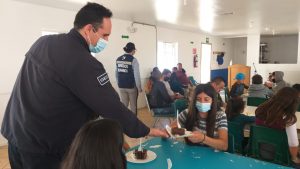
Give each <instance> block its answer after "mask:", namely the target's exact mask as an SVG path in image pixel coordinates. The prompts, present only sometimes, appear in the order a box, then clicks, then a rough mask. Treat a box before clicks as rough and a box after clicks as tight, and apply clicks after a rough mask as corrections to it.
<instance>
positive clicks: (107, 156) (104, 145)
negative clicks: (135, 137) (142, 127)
mask: <svg viewBox="0 0 300 169" xmlns="http://www.w3.org/2000/svg"><path fill="white" fill-rule="evenodd" d="M123 141H124V137H123V131H122V128H121V126H120V124H119V123H118V122H117V121H115V120H111V119H101V120H93V121H90V122H88V123H86V124H85V125H84V126H83V127H82V128H81V129H80V130H79V131H78V133H77V134H76V136H75V138H74V140H73V142H72V145H71V147H70V150H69V151H68V153H67V155H66V157H65V159H64V161H63V162H62V165H61V169H75V168H76V169H86V168H95V169H96V168H118V169H126V157H125V155H124V153H123V151H122V146H123Z"/></svg>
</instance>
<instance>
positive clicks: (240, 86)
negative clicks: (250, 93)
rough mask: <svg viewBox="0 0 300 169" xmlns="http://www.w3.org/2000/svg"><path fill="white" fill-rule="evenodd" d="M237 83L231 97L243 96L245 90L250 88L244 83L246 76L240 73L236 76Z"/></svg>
mask: <svg viewBox="0 0 300 169" xmlns="http://www.w3.org/2000/svg"><path fill="white" fill-rule="evenodd" d="M235 79H236V82H235V83H234V84H233V85H232V87H231V90H230V97H236V96H241V95H242V94H244V89H248V88H249V87H248V86H247V85H246V84H245V83H244V80H245V75H244V74H243V73H238V74H236V76H235Z"/></svg>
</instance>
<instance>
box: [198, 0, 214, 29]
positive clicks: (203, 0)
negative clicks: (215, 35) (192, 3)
mask: <svg viewBox="0 0 300 169" xmlns="http://www.w3.org/2000/svg"><path fill="white" fill-rule="evenodd" d="M213 2H214V1H213V0H200V3H199V5H200V7H199V9H200V17H199V19H200V22H199V24H200V25H199V26H200V29H202V30H203V31H206V32H211V31H212V29H213V25H214V16H215V11H214V8H213Z"/></svg>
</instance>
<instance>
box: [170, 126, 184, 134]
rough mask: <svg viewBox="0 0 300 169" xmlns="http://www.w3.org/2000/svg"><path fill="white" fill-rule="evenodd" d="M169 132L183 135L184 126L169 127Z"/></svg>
mask: <svg viewBox="0 0 300 169" xmlns="http://www.w3.org/2000/svg"><path fill="white" fill-rule="evenodd" d="M171 133H172V134H173V135H180V136H182V135H184V134H185V129H184V128H178V127H174V128H172V129H171Z"/></svg>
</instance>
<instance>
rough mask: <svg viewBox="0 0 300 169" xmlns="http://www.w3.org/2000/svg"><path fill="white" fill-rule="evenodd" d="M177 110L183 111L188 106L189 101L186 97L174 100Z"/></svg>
mask: <svg viewBox="0 0 300 169" xmlns="http://www.w3.org/2000/svg"><path fill="white" fill-rule="evenodd" d="M174 104H175V109H176V112H177V111H178V113H180V112H182V111H183V110H185V109H186V108H187V107H188V101H187V100H186V99H176V100H175V101H174Z"/></svg>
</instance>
